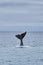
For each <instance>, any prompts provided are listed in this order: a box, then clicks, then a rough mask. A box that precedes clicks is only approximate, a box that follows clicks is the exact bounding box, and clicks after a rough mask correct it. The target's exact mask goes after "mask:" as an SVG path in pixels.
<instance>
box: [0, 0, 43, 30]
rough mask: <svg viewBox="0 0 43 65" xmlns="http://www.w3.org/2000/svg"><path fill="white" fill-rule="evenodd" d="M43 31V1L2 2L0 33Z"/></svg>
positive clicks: (10, 0) (12, 0)
mask: <svg viewBox="0 0 43 65" xmlns="http://www.w3.org/2000/svg"><path fill="white" fill-rule="evenodd" d="M22 30H24V31H43V0H1V1H0V31H22Z"/></svg>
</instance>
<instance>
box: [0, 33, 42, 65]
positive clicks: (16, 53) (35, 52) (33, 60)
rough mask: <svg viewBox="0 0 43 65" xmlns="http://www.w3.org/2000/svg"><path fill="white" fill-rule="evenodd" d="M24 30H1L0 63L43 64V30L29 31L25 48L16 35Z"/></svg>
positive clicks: (4, 64) (7, 64)
mask: <svg viewBox="0 0 43 65" xmlns="http://www.w3.org/2000/svg"><path fill="white" fill-rule="evenodd" d="M18 33H22V32H0V65H20V64H21V65H43V32H27V34H26V36H25V38H24V39H23V42H24V46H29V47H24V48H17V47H16V46H17V45H19V44H20V41H19V40H18V39H17V38H16V37H15V35H16V34H18Z"/></svg>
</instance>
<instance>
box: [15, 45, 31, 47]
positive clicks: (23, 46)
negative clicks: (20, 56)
mask: <svg viewBox="0 0 43 65" xmlns="http://www.w3.org/2000/svg"><path fill="white" fill-rule="evenodd" d="M16 47H18V48H27V47H28V48H31V47H30V46H19V45H17V46H16Z"/></svg>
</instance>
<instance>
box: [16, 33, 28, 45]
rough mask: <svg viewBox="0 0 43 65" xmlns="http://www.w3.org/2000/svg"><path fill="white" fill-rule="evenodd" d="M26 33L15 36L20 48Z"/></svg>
mask: <svg viewBox="0 0 43 65" xmlns="http://www.w3.org/2000/svg"><path fill="white" fill-rule="evenodd" d="M26 33H27V32H24V33H21V34H17V35H15V36H16V37H17V38H18V39H19V40H20V46H23V45H24V44H23V38H24V37H25V35H26Z"/></svg>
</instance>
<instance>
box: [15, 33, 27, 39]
mask: <svg viewBox="0 0 43 65" xmlns="http://www.w3.org/2000/svg"><path fill="white" fill-rule="evenodd" d="M25 35H26V32H24V33H22V34H18V35H16V37H17V38H18V39H23V38H24V37H25Z"/></svg>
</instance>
